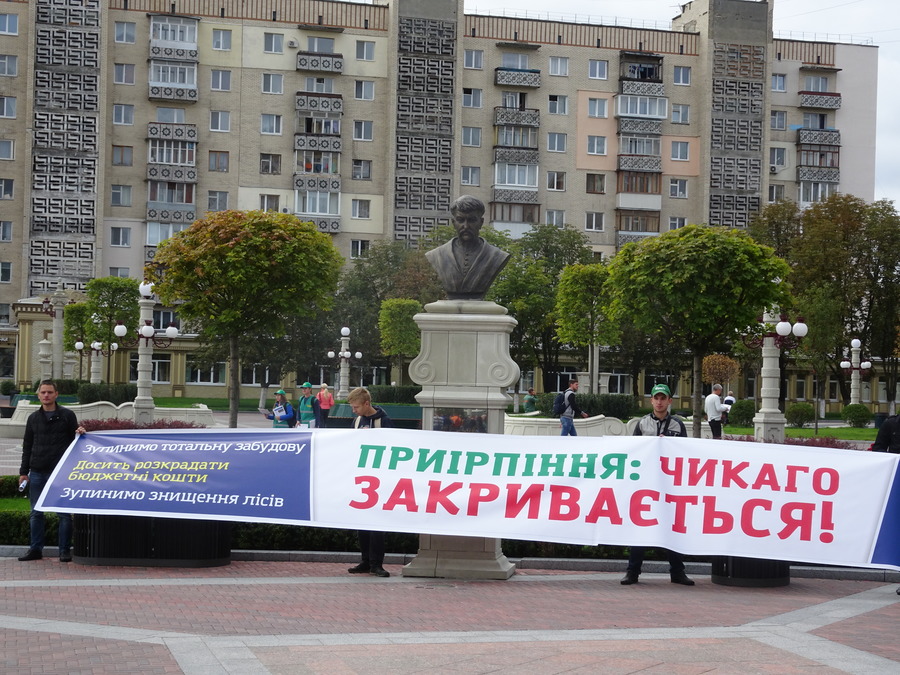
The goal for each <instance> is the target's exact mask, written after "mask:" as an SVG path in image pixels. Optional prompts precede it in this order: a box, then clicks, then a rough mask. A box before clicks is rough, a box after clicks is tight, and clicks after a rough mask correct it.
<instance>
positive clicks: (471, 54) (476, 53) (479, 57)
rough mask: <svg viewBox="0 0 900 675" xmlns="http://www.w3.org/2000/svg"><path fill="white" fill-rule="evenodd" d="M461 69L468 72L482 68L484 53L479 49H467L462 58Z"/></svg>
mask: <svg viewBox="0 0 900 675" xmlns="http://www.w3.org/2000/svg"><path fill="white" fill-rule="evenodd" d="M463 68H468V69H470V70H481V69H482V68H484V52H483V51H482V50H480V49H467V50H466V51H465V55H464V57H463Z"/></svg>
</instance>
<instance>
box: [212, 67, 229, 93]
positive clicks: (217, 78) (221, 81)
mask: <svg viewBox="0 0 900 675" xmlns="http://www.w3.org/2000/svg"><path fill="white" fill-rule="evenodd" d="M210 79H211V81H210V84H209V88H210V89H212V90H213V91H231V71H230V70H213V71H210Z"/></svg>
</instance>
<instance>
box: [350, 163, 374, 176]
mask: <svg viewBox="0 0 900 675" xmlns="http://www.w3.org/2000/svg"><path fill="white" fill-rule="evenodd" d="M350 176H351V178H352V179H353V180H371V179H372V161H371V160H369V159H354V160H353V167H352V168H351V173H350Z"/></svg>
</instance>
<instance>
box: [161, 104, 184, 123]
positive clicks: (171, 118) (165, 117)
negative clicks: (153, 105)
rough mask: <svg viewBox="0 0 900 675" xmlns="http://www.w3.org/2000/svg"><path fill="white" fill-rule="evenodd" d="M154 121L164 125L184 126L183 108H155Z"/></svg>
mask: <svg viewBox="0 0 900 675" xmlns="http://www.w3.org/2000/svg"><path fill="white" fill-rule="evenodd" d="M156 121H157V122H165V123H166V124H184V108H157V109H156Z"/></svg>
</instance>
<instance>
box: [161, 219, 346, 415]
mask: <svg viewBox="0 0 900 675" xmlns="http://www.w3.org/2000/svg"><path fill="white" fill-rule="evenodd" d="M342 262H343V259H342V258H341V255H340V253H339V252H338V250H337V249H336V248H335V246H334V244H333V243H332V241H331V237H329V236H328V235H327V234H324V233H322V232H319V231H318V230H317V229H316V227H315V226H314V225H313V224H312V223H304V222H302V221H301V220H300V219H298V218H296V217H295V216H293V215H289V214H281V213H275V212H271V211H248V212H242V211H217V212H211V213H209V214H207V216H206V217H205V218H202V219H200V220H198V221H196V222H194V224H193V225H191V227H189V228H188V229H186V230H184V231H182V232H179V233H177V234H175V235H174V236H172V237H171V238H169V239H167V240H165V241H164V242H163V243H162V244H160V246H159V248H158V249H157V252H156V256H155V258H154V264H153V266H150V267H148V268H147V269H146V270H145V272H146V275H147V278H148V279H149V280H150V281H152V282H153V283H154V290H155V291H156V293H157V294H158V295H159V297H160V300H161V301H162V302H164V303H166V304H172V305H174V304H176V303H178V312H179V315H180V316H181V317H182V318H183V319H184V320H185V321H190V322H191V325H192V326H193V327H194V328H195V329H196V330H197V331H198V333H199V337H200V340H201V341H202V342H203V343H206V344H208V343H211V342H214V341H224V342H225V343H226V344H228V368H229V390H228V395H229V415H228V423H229V426H231V427H236V426H237V413H238V402H239V400H240V382H241V378H240V364H241V360H242V359H243V358H244V356H245V355H244V354H242V353H241V348H242V345H246V341H247V340H253V339H259V338H260V337H261V336H263V337H264V336H278V335H283V334H284V331H285V324H286V322H287V321H288V320H289V319H290V317H296V316H305V315H306V316H308V315H310V314H312V313H313V310H311V308H312V307H320V308H324V309H327V308H328V307H329V306H330V305H331V302H332V300H333V297H334V293H335V289H336V287H337V281H338V275H339V273H340V268H341V264H342ZM249 361H250V362H251V363H252V361H253V359H252V358H251V359H249Z"/></svg>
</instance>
